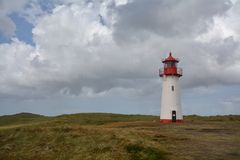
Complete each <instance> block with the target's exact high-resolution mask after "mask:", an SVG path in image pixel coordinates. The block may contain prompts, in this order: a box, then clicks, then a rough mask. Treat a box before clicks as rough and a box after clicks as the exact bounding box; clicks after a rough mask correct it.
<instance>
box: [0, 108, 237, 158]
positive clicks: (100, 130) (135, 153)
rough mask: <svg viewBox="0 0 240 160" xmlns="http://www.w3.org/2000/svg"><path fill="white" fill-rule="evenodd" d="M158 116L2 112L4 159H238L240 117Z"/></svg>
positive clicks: (0, 146) (0, 153)
mask: <svg viewBox="0 0 240 160" xmlns="http://www.w3.org/2000/svg"><path fill="white" fill-rule="evenodd" d="M158 119H159V117H158V116H143V115H121V114H105V113H81V114H72V115H61V116H57V117H45V116H39V115H32V114H26V113H24V114H17V115H12V116H2V117H0V124H1V126H0V159H4V160H8V159H24V160H25V159H38V160H41V159H44V160H45V159H50V160H51V159H63V160H64V159H66V160H67V159H73V160H75V159H76V160H78V159H83V160H92V159H94V160H95V159H96V160H98V159H101V160H113V159H114V160H166V159H173V160H175V159H180V160H181V159H231V160H237V159H239V158H240V143H239V142H240V128H239V125H240V116H232V115H231V116H212V117H201V116H195V115H192V116H186V117H185V121H184V123H182V124H161V123H159V122H158ZM9 126H11V127H9Z"/></svg>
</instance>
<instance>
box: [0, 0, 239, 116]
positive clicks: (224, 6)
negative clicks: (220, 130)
mask: <svg viewBox="0 0 240 160" xmlns="http://www.w3.org/2000/svg"><path fill="white" fill-rule="evenodd" d="M169 51H171V52H172V53H173V55H174V56H175V57H178V58H179V59H180V64H179V66H181V67H182V68H183V72H184V75H183V77H181V79H180V81H181V82H180V83H181V86H182V108H183V114H185V115H187V114H199V115H216V114H240V0H204V1H203V0H51V1H46V0H17V1H16V0H0V115H4V114H13V113H18V112H32V113H38V114H44V115H58V114H64V113H78V112H114V113H124V114H152V115H159V112H160V96H161V79H160V78H159V76H158V69H159V68H160V67H162V63H161V59H162V58H164V57H166V56H167V55H168V53H169Z"/></svg>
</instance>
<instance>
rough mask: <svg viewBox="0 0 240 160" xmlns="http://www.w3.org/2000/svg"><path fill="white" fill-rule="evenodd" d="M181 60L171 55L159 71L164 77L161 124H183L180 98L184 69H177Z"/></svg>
mask: <svg viewBox="0 0 240 160" xmlns="http://www.w3.org/2000/svg"><path fill="white" fill-rule="evenodd" d="M178 62H179V60H178V59H177V58H174V57H173V56H172V53H171V52H170V53H169V56H168V57H167V58H165V59H164V60H162V63H163V64H164V67H163V68H162V69H160V70H159V76H160V77H162V97H161V114H160V122H163V123H169V122H182V121H183V116H182V109H181V98H180V86H179V81H178V80H179V78H180V77H181V76H182V69H181V68H178V67H177V63H178Z"/></svg>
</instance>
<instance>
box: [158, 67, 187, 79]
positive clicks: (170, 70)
mask: <svg viewBox="0 0 240 160" xmlns="http://www.w3.org/2000/svg"><path fill="white" fill-rule="evenodd" d="M163 75H172V76H178V77H181V76H182V68H176V67H167V68H161V69H159V76H160V77H163Z"/></svg>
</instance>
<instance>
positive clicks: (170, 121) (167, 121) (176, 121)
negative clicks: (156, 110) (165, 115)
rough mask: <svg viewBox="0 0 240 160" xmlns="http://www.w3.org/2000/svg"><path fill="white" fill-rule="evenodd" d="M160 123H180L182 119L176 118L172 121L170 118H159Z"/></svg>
mask: <svg viewBox="0 0 240 160" xmlns="http://www.w3.org/2000/svg"><path fill="white" fill-rule="evenodd" d="M160 122H161V123H182V122H183V120H182V119H177V120H175V121H173V120H172V119H160Z"/></svg>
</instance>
